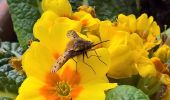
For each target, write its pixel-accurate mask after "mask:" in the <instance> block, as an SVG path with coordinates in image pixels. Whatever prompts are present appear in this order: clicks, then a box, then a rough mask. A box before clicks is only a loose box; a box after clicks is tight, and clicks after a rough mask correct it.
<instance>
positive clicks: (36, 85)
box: [16, 77, 45, 100]
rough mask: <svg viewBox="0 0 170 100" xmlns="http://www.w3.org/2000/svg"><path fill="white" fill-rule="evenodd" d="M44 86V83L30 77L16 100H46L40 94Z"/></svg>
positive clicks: (20, 89) (22, 86) (23, 84)
mask: <svg viewBox="0 0 170 100" xmlns="http://www.w3.org/2000/svg"><path fill="white" fill-rule="evenodd" d="M43 85H44V83H43V82H41V81H40V80H38V79H36V78H34V77H28V78H27V79H25V81H24V82H23V83H22V85H21V87H20V88H19V95H18V96H17V98H16V100H45V98H44V97H43V96H42V95H41V94H40V88H41V87H42V86H43Z"/></svg>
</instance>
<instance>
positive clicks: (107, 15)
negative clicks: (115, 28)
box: [70, 0, 140, 20]
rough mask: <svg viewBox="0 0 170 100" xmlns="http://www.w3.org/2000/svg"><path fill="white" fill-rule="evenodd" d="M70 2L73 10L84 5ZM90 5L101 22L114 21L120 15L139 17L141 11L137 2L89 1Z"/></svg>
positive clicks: (119, 0) (78, 0) (77, 0)
mask: <svg viewBox="0 0 170 100" xmlns="http://www.w3.org/2000/svg"><path fill="white" fill-rule="evenodd" d="M70 2H71V4H72V6H73V10H76V8H77V7H78V6H80V5H82V4H83V0H70ZM88 3H89V5H90V6H92V7H94V8H95V11H96V14H97V17H98V18H100V19H101V20H104V19H111V20H114V19H115V18H116V16H117V15H118V14H120V13H122V14H125V15H129V14H135V15H138V14H139V10H140V9H139V7H138V6H137V3H138V2H137V0H88Z"/></svg>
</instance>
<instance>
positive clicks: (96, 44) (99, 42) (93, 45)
mask: <svg viewBox="0 0 170 100" xmlns="http://www.w3.org/2000/svg"><path fill="white" fill-rule="evenodd" d="M108 41H110V40H106V41H101V42H99V43H96V44H94V45H92V47H94V46H96V45H98V44H102V43H104V42H108Z"/></svg>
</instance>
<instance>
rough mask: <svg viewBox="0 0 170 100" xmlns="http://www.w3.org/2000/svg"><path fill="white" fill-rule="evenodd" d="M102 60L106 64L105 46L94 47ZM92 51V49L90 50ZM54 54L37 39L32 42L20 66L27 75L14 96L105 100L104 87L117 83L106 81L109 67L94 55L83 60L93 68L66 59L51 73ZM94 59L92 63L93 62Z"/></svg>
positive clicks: (27, 99) (22, 98) (34, 99)
mask: <svg viewBox="0 0 170 100" xmlns="http://www.w3.org/2000/svg"><path fill="white" fill-rule="evenodd" d="M96 51H97V52H98V53H99V55H100V56H102V60H104V61H105V63H107V64H109V59H108V58H109V57H108V56H109V53H108V52H107V49H104V48H100V49H97V50H96ZM89 55H94V52H89ZM55 60H56V58H54V57H53V55H51V53H50V52H49V49H48V48H46V47H45V46H44V45H42V44H41V43H40V42H33V43H32V44H31V46H30V48H29V49H28V50H27V51H26V52H25V54H24V55H23V62H22V65H23V69H24V71H25V72H26V74H27V79H26V80H25V81H24V82H23V84H22V85H21V87H20V89H19V95H18V97H17V98H16V100H70V99H73V100H88V99H93V100H104V99H105V93H104V91H106V90H108V89H111V88H114V87H115V86H116V84H113V83H108V80H107V77H106V75H105V74H106V72H107V70H108V67H107V66H105V65H103V64H102V62H101V61H100V60H98V58H97V57H92V58H90V59H89V61H88V60H85V61H86V63H88V64H91V66H93V69H94V71H95V73H94V72H93V71H92V69H91V68H90V67H89V66H87V65H86V64H84V63H83V61H80V62H78V64H77V70H76V63H75V62H74V61H73V60H69V61H68V62H67V63H66V64H65V65H64V66H63V68H62V69H61V70H59V71H57V73H51V68H52V65H53V64H54V62H55ZM93 62H94V63H93Z"/></svg>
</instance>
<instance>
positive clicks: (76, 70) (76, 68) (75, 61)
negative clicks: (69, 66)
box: [72, 58, 77, 72]
mask: <svg viewBox="0 0 170 100" xmlns="http://www.w3.org/2000/svg"><path fill="white" fill-rule="evenodd" d="M72 59H73V60H74V62H75V63H76V72H77V61H76V60H75V59H74V58H72Z"/></svg>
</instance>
